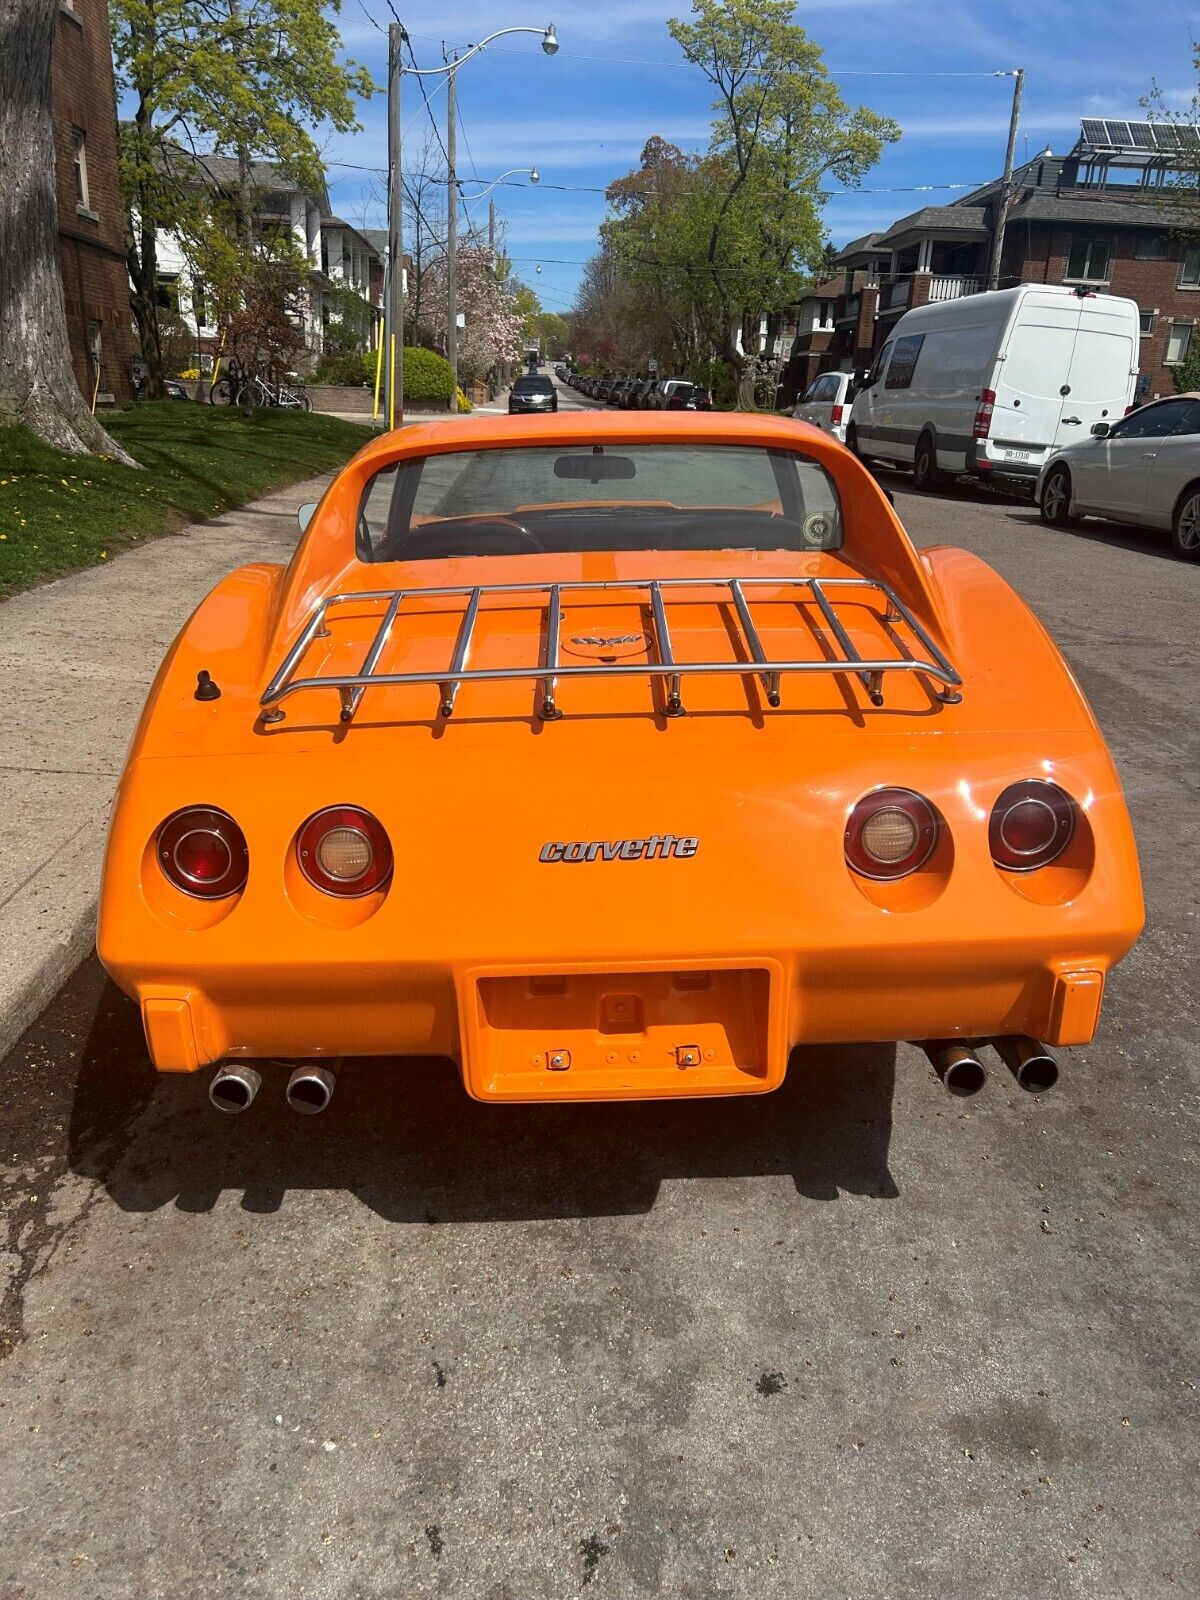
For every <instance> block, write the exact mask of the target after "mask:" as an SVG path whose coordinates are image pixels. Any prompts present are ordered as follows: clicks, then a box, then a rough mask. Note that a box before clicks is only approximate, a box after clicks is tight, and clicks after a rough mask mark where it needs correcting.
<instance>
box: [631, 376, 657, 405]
mask: <svg viewBox="0 0 1200 1600" xmlns="http://www.w3.org/2000/svg"><path fill="white" fill-rule="evenodd" d="M657 388H658V381H657V379H655V378H647V379H646V381H645V383H644V384H643V385H642V387H641V390H640V391H639V393H638V397H637V400H636V401H635V402H634V404H635V405H636V406H637V408H638V410H639V411H650V410H652V409H653V401H654V391H655V389H657Z"/></svg>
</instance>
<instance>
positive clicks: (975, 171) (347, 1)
mask: <svg viewBox="0 0 1200 1600" xmlns="http://www.w3.org/2000/svg"><path fill="white" fill-rule="evenodd" d="M395 3H396V5H397V9H398V12H399V15H400V17H401V20H402V21H403V22H404V24H405V26H406V27H407V29H408V32H409V35H410V37H411V39H412V46H413V50H414V52H415V54H416V58H417V61H418V63H419V64H420V65H421V66H437V65H438V64H439V63H440V62H441V60H442V49H443V44H444V45H445V46H446V47H447V48H449V47H451V46H456V47H462V46H464V45H466V44H469V43H471V42H473V41H474V40H477V39H479V38H482V37H483V36H484V35H486V34H488V33H490V32H493V31H494V30H495V29H497V28H503V27H511V26H514V25H518V24H524V25H529V26H537V27H542V26H544V25H545V24H546V23H547V22H551V21H553V22H554V23H555V25H556V27H557V30H558V37H559V41H560V45H561V48H560V50H559V52H558V54H557V55H556V56H554V57H553V58H547V57H546V56H545V55H544V54H543V53H542V50H541V47H540V44H539V41H538V39H537V38H536V37H534V36H532V35H528V36H520V35H518V36H516V37H512V38H507V39H502V40H500V41H498V43H497V44H495V45H491V46H489V48H488V49H487V50H486V51H484V52H483V53H482V54H481V55H479V56H477V57H476V58H475V59H474V60H473V61H471V62H469V63H467V65H466V66H464V67H463V68H462V70H461V72H460V73H459V77H458V98H459V128H460V131H459V146H458V148H459V169H460V173H461V174H462V175H463V177H464V179H466V180H468V181H467V183H466V187H467V190H468V192H470V190H471V189H472V188H473V187H474V185H473V183H472V182H470V181H469V180H470V179H471V177H472V174H473V173H478V174H479V176H480V178H481V179H483V180H484V181H485V182H486V181H487V180H489V179H491V178H493V177H496V176H497V175H498V174H500V173H501V172H503V171H505V170H506V169H507V168H510V167H518V166H519V167H528V166H536V167H537V168H538V170H539V172H540V174H541V179H542V182H541V185H540V186H539V187H538V188H536V189H524V188H511V187H505V188H500V189H497V190H496V191H495V199H496V200H497V203H498V208H499V210H500V211H501V212H502V213H503V215H504V217H505V219H506V223H507V238H508V246H509V249H510V251H511V254H512V256H513V258H514V261H515V262H516V270H517V273H518V275H519V276H521V277H522V278H524V279H525V280H526V281H528V282H530V283H532V284H534V286H535V287H536V288H537V289H538V291H539V292H540V293H541V295H542V298H543V301H544V303H545V304H546V306H547V307H548V308H551V309H556V310H561V309H567V308H569V306H570V304H571V301H572V299H573V297H574V292H575V288H576V285H577V282H578V278H579V270H580V267H579V264H580V263H581V262H582V261H583V260H584V259H586V257H587V256H588V255H589V254H590V253H591V252H592V251H593V250H594V249H595V246H596V236H597V228H598V225H599V223H600V221H601V220H602V218H603V216H604V211H605V207H604V196H603V193H602V192H601V193H587V192H573V190H580V191H582V190H586V189H588V188H592V189H598V190H601V191H602V190H603V188H604V187H605V185H606V184H608V183H611V182H612V180H613V179H614V178H616V177H619V176H620V175H621V174H622V173H624V172H627V171H629V170H630V169H631V168H632V167H635V166H636V165H637V158H638V154H639V152H640V150H641V148H642V145H643V144H644V143H645V141H646V140H647V139H648V138H649V137H650V136H651V135H653V134H659V135H661V136H662V137H663V138H665V139H669V140H671V141H672V142H673V143H675V144H678V145H680V146H682V147H683V148H684V149H693V150H700V149H703V148H704V147H705V146H706V145H707V142H708V131H709V124H710V121H711V109H710V103H711V99H712V91H711V87H710V86H709V85H708V83H707V82H706V81H705V80H704V78H703V77H702V76H701V74H700V73H699V72H698V71H696V70H695V69H694V68H692V67H690V66H688V65H687V64H686V63H683V64H682V65H680V63H681V62H682V57H681V55H680V52H679V49H678V47H677V46H676V44H675V43H674V41H673V40H672V39H671V37H670V35H669V34H668V33H667V30H666V26H665V23H666V19H667V18H668V17H670V16H678V15H681V14H686V5H685V4H680V3H675V4H670V3H666V0H586V3H580V0H567V3H565V4H564V3H562V0H504V4H503V5H500V4H496V3H494V0H493V3H482V0H455V3H454V4H453V5H448V4H441V5H438V4H434V3H431V0H420V3H412V0H410V3H407V4H405V3H404V0H395ZM539 8H540V9H539ZM372 17H373V18H376V19H377V20H378V22H379V23H380V25H381V26H384V27H386V24H387V21H388V20H389V17H388V13H387V9H386V4H385V0H361V3H360V0H344V7H343V11H342V15H341V28H342V33H343V37H344V40H345V45H346V50H347V53H348V54H349V55H351V56H353V57H354V58H355V59H357V60H359V61H362V62H364V63H366V65H367V66H368V67H370V69H371V71H372V75H373V76H374V78H375V80H376V81H377V82H379V83H382V82H384V81H385V79H386V71H387V52H386V44H385V40H384V37H383V35H382V34H381V33H380V32H379V31H378V30H377V29H376V28H375V27H374V26H373V25H372V22H371V21H370V20H369V19H370V18H372ZM795 18H796V21H797V22H799V23H800V24H801V25H802V26H803V27H804V28H805V29H806V30H807V32H808V33H809V35H810V37H811V38H813V39H814V40H815V41H816V42H817V43H818V44H820V45H821V46H822V48H823V49H824V52H825V60H826V63H827V65H828V67H829V69H830V71H831V72H832V73H833V75H834V76H835V77H836V78H837V79H838V81H839V83H840V85H841V89H842V94H843V96H844V98H845V99H846V100H848V101H850V102H851V103H862V104H865V105H868V106H870V107H872V108H873V109H874V110H876V111H880V112H883V113H886V114H887V115H888V116H891V117H893V118H895V120H896V121H897V122H898V123H899V124H900V125H901V127H902V128H903V130H904V134H903V138H902V139H901V140H900V142H899V143H898V144H896V145H893V146H891V147H890V148H889V149H888V150H887V151H886V152H885V154H884V156H883V158H882V160H881V161H880V162H879V165H878V166H877V167H875V168H874V170H873V171H872V172H870V173H869V174H868V175H867V177H866V178H865V179H864V181H863V189H862V191H861V192H858V193H850V194H845V195H838V196H836V197H834V198H833V199H831V200H830V201H829V203H828V205H827V206H826V208H825V212H824V219H825V225H826V228H827V230H828V232H829V234H830V236H831V237H832V238H833V239H834V240H835V241H836V242H838V243H844V242H845V241H846V240H848V239H852V238H855V237H857V236H858V235H859V234H862V233H866V232H867V231H869V230H870V229H872V228H876V227H882V226H885V225H886V224H887V223H888V222H890V221H892V220H893V219H894V218H896V217H900V216H903V215H905V213H906V212H909V211H915V210H916V209H917V208H918V207H920V206H922V205H931V204H939V203H947V202H948V201H950V200H952V199H953V198H954V197H955V195H956V194H958V193H961V192H962V191H961V190H954V189H944V190H936V191H934V192H933V193H930V194H907V193H901V192H891V193H880V192H875V193H870V192H867V191H871V190H876V191H878V190H888V189H899V188H901V187H903V186H907V185H918V184H952V183H968V184H970V183H976V182H983V181H986V180H987V179H989V178H991V177H994V176H995V175H996V174H997V173H998V172H999V171H1000V169H1001V167H1002V165H1003V161H1004V146H1005V140H1006V137H1007V132H1008V117H1009V109H1010V104H1011V96H1012V79H1011V78H992V77H989V76H987V74H989V73H992V72H996V71H1003V70H1005V69H1008V68H1012V67H1017V66H1022V67H1024V68H1025V74H1026V77H1025V96H1024V107H1023V114H1022V118H1021V128H1020V134H1019V137H1018V144H1017V152H1018V158H1020V157H1021V156H1022V155H1023V154H1024V152H1025V150H1026V148H1028V151H1029V153H1030V154H1034V153H1036V152H1037V151H1038V150H1041V149H1044V148H1045V146H1046V145H1047V144H1049V145H1051V146H1052V147H1053V148H1054V150H1055V151H1057V152H1061V151H1063V150H1065V149H1067V148H1069V147H1070V146H1071V144H1073V143H1074V140H1075V137H1076V134H1077V133H1078V125H1079V119H1080V117H1083V116H1115V117H1128V116H1137V115H1139V107H1138V102H1139V100H1140V98H1141V97H1142V96H1143V95H1144V94H1146V93H1147V91H1148V90H1149V88H1150V84H1151V80H1152V79H1157V80H1158V82H1159V84H1160V85H1161V86H1162V88H1163V90H1164V92H1165V94H1166V95H1167V96H1168V98H1169V100H1170V101H1171V102H1172V103H1174V104H1177V105H1181V106H1182V105H1183V104H1185V103H1186V102H1187V101H1188V100H1189V99H1190V98H1191V95H1192V93H1193V91H1194V90H1195V87H1196V81H1195V76H1194V73H1193V70H1192V66H1191V49H1190V43H1189V40H1190V36H1191V34H1192V33H1196V32H1200V14H1198V12H1197V8H1196V6H1195V4H1194V3H1193V0H1123V3H1115V0H1078V3H1075V0H986V3H984V0H919V3H917V4H912V3H906V0H804V3H803V4H801V5H799V6H798V7H797V8H796V12H795ZM900 74H905V75H904V76H900ZM908 74H911V76H909V75H908ZM938 74H941V75H940V76H939V75H938ZM425 82H426V92H427V93H428V94H429V95H430V101H431V105H432V109H433V113H434V115H435V116H436V117H437V118H438V122H439V126H440V127H441V129H442V132H443V136H444V134H445V115H446V102H445V93H444V89H440V88H439V87H438V86H439V85H440V84H441V82H442V80H440V79H436V78H435V79H426V80H425ZM1141 114H1142V115H1144V113H1141ZM423 119H426V111H425V108H424V105H423V103H422V100H421V96H420V93H419V90H418V88H417V85H416V81H415V80H414V79H413V78H411V77H407V78H406V79H405V80H404V118H403V120H404V124H405V129H406V134H405V137H406V141H407V145H408V149H409V150H411V151H413V152H415V151H416V150H417V148H418V145H419V141H420V139H421V137H422V120H423ZM362 121H363V124H364V129H363V132H362V133H360V134H356V135H354V136H353V137H334V138H332V139H330V140H329V141H328V142H327V145H326V149H325V155H326V159H327V161H328V162H329V163H330V167H329V177H330V193H331V197H332V199H333V202H334V206H335V209H336V210H337V211H338V212H339V214H341V215H342V216H345V217H346V218H347V220H349V221H364V220H365V221H366V223H367V224H368V225H371V224H382V223H383V221H384V217H383V213H382V209H381V201H380V198H379V195H378V193H377V194H376V195H375V196H373V195H372V194H371V192H370V191H371V187H372V179H371V175H370V174H369V173H367V172H363V171H356V170H352V169H351V168H349V167H341V166H336V165H334V163H335V162H338V161H343V162H348V163H350V162H353V163H357V164H358V165H360V166H372V165H378V166H383V164H384V162H385V159H386V144H387V106H386V101H385V98H384V97H383V96H382V95H380V96H378V97H376V99H374V100H373V101H371V102H370V103H369V104H367V105H366V106H364V108H363V112H362ZM407 164H408V163H407V161H406V165H407ZM551 184H562V185H564V186H571V187H568V188H567V189H565V190H555V189H552V188H550V187H549V186H550V185H551ZM474 209H475V211H476V212H477V213H478V214H479V216H480V217H481V219H484V220H485V219H486V201H485V202H484V203H483V205H482V206H481V207H476V208H474ZM539 264H540V266H541V268H542V271H541V273H540V274H539V273H537V271H536V268H537V266H538V265H539Z"/></svg>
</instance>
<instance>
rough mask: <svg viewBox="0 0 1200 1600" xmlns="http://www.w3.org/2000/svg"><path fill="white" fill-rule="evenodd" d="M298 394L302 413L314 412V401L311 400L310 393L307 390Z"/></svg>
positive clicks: (299, 391) (301, 390)
mask: <svg viewBox="0 0 1200 1600" xmlns="http://www.w3.org/2000/svg"><path fill="white" fill-rule="evenodd" d="M297 394H298V397H299V405H300V409H301V411H311V410H312V401H311V400H310V399H309V396H308V391H307V390H306V389H300V390H298V391H297Z"/></svg>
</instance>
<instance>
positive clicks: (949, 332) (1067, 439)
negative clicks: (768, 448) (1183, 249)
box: [792, 284, 1200, 561]
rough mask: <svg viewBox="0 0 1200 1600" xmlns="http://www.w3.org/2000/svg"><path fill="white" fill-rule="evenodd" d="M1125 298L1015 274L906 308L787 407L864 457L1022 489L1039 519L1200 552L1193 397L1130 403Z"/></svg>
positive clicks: (1128, 304)
mask: <svg viewBox="0 0 1200 1600" xmlns="http://www.w3.org/2000/svg"><path fill="white" fill-rule="evenodd" d="M1138 338H1139V333H1138V308H1137V305H1136V304H1135V302H1134V301H1132V300H1130V299H1126V298H1122V297H1121V296H1118V295H1106V294H1093V293H1091V292H1082V293H1077V292H1076V291H1075V290H1074V289H1069V288H1059V287H1057V286H1051V285H1045V284H1021V285H1019V286H1018V287H1016V288H1012V289H1002V290H998V291H994V292H992V293H989V294H978V295H968V296H963V297H961V298H960V299H956V300H952V301H942V302H938V303H935V304H930V305H926V306H920V307H917V308H914V309H913V310H912V311H909V312H907V313H906V314H905V315H904V316H903V317H901V319H900V320H899V322H898V323H897V324H896V326H895V328H894V329H893V331H892V333H891V335H890V337H889V338H888V339H887V341H886V342H885V344H884V345H883V348H882V349H881V350H880V352H879V354H878V355H877V356H876V358H875V363H874V365H873V366H872V368H871V370H870V371H869V372H863V373H857V374H854V373H848V372H826V373H822V374H821V375H820V376H819V377H817V378H816V379H814V381H813V382H812V384H811V385H810V386H809V388H808V389H807V390H806V392H805V393H804V395H803V396H802V397H801V399H800V400H799V401H798V402H797V404H796V406H795V408H794V410H793V412H792V415H793V416H794V417H795V418H796V419H797V420H798V421H801V422H808V423H811V424H813V425H814V426H815V427H818V428H820V429H822V431H824V432H825V433H829V434H832V435H833V436H834V438H836V439H840V440H841V441H842V442H843V443H844V444H846V445H847V446H848V447H849V448H850V449H851V450H852V451H853V452H854V453H855V455H857V456H859V457H860V458H862V459H863V460H864V461H868V462H873V461H878V462H886V463H888V464H893V465H897V466H911V467H912V471H913V482H914V484H915V485H916V487H917V488H918V489H922V490H931V489H936V488H937V487H938V486H939V485H940V484H942V483H945V482H946V481H948V480H949V479H951V478H955V477H959V476H966V477H975V478H978V479H979V480H980V481H982V482H984V483H993V484H996V485H997V486H1002V487H1006V488H1017V489H1019V488H1022V487H1024V488H1025V489H1026V490H1027V491H1032V492H1033V494H1034V495H1035V497H1036V499H1037V502H1038V505H1039V507H1040V510H1041V514H1042V519H1043V521H1045V522H1047V523H1049V524H1050V525H1051V526H1062V525H1063V524H1065V523H1069V522H1073V521H1074V520H1075V519H1076V518H1078V517H1082V516H1094V517H1104V518H1106V519H1108V520H1110V521H1114V522H1126V523H1139V524H1141V525H1142V526H1144V527H1148V528H1157V529H1159V530H1161V531H1162V532H1164V533H1169V534H1170V535H1171V537H1172V540H1173V543H1174V547H1175V551H1176V553H1177V554H1178V555H1180V556H1182V557H1183V558H1184V559H1185V560H1191V561H1196V560H1200V395H1197V394H1181V395H1173V396H1170V397H1169V398H1166V399H1161V400H1156V401H1153V402H1151V403H1150V404H1147V405H1142V406H1135V403H1134V401H1135V385H1136V382H1137V374H1138Z"/></svg>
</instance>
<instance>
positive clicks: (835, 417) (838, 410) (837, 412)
mask: <svg viewBox="0 0 1200 1600" xmlns="http://www.w3.org/2000/svg"><path fill="white" fill-rule="evenodd" d="M842 409H843V408H842V407H841V406H834V408H833V409H832V411H831V412H830V413H829V420H830V422H832V423H833V424H834V425H835V426H836V425H837V424H838V423H839V422H840V421H841V420H842Z"/></svg>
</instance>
